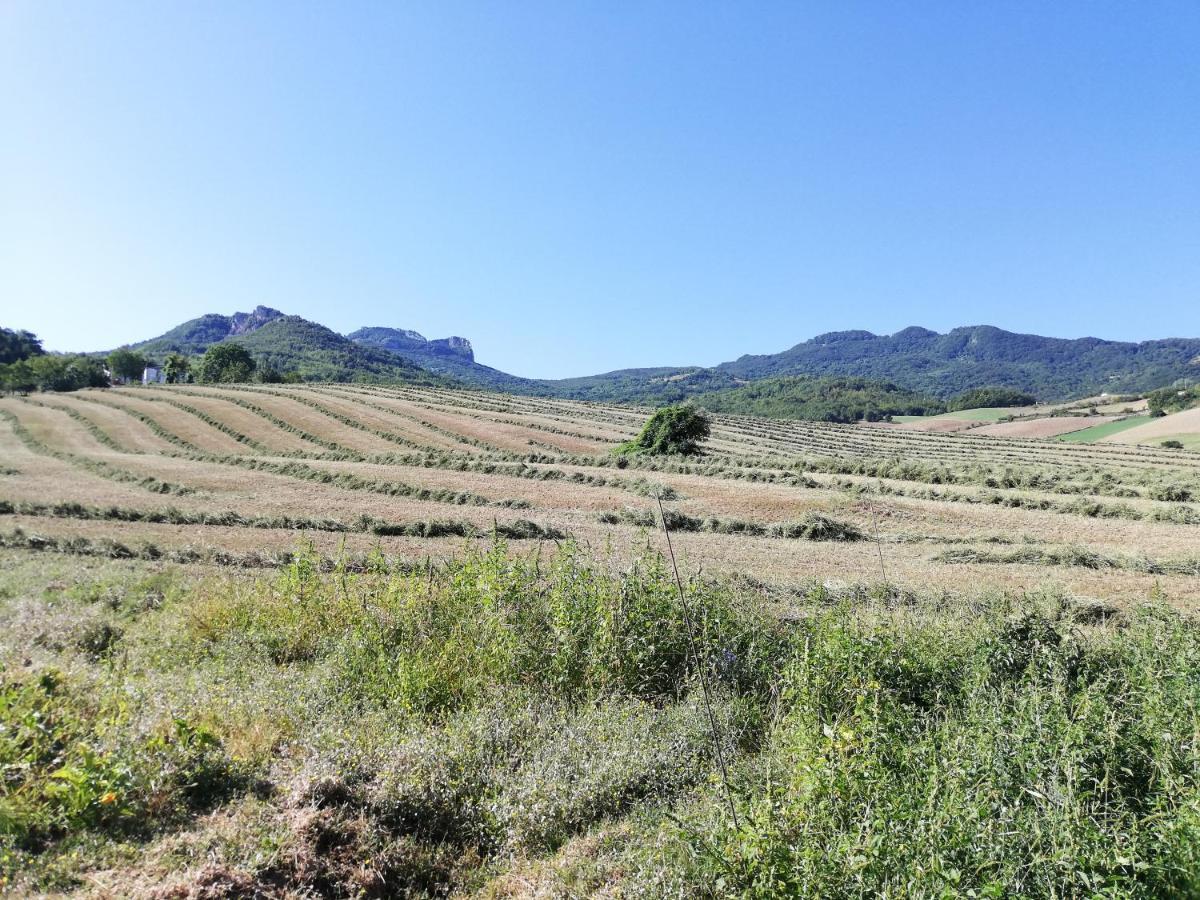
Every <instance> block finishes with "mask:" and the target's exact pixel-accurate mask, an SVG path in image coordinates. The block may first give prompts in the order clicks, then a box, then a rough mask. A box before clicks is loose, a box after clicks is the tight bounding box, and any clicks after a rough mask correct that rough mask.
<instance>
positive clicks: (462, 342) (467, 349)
mask: <svg viewBox="0 0 1200 900" xmlns="http://www.w3.org/2000/svg"><path fill="white" fill-rule="evenodd" d="M429 348H430V349H431V350H433V352H434V353H453V354H454V355H455V356H461V357H462V358H463V359H469V360H471V362H474V361H475V351H474V350H473V349H471V342H470V341H468V340H467V339H466V338H465V337H455V336H451V337H448V338H437V339H435V340H432V341H430V342H429Z"/></svg>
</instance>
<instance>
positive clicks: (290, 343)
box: [227, 316, 450, 385]
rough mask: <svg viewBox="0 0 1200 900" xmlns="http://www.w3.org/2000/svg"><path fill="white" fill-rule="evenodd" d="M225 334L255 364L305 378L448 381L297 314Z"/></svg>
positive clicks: (411, 381) (439, 382)
mask: <svg viewBox="0 0 1200 900" xmlns="http://www.w3.org/2000/svg"><path fill="white" fill-rule="evenodd" d="M227 340H231V341H235V342H236V343H239V344H241V345H242V346H244V347H245V348H246V349H247V350H249V351H250V355H251V356H253V357H254V358H255V360H257V361H258V363H259V365H261V366H269V367H270V368H273V369H275V370H277V371H279V372H297V373H299V375H300V376H301V377H302V378H304V380H305V381H374V382H405V383H410V384H443V385H444V384H448V383H450V382H449V381H448V379H445V378H441V377H438V376H437V375H434V374H432V373H430V372H427V371H425V370H424V369H422V368H421V367H420V366H418V365H415V364H413V363H412V362H409V361H408V360H407V359H404V358H403V357H400V356H397V355H396V354H395V353H391V352H389V351H387V350H381V349H379V348H378V347H369V346H364V345H362V344H357V343H355V342H354V341H352V340H350V339H349V338H346V337H343V336H342V335H340V334H338V333H337V332H336V331H333V330H332V329H330V328H326V327H325V326H324V325H318V324H317V323H316V322H310V321H309V320H308V319H302V318H300V317H299V316H280V317H278V318H272V319H271V320H270V321H268V322H266V323H265V324H262V325H259V326H257V327H255V328H253V329H250V330H248V331H243V332H242V333H241V334H238V335H234V336H232V337H229V338H227Z"/></svg>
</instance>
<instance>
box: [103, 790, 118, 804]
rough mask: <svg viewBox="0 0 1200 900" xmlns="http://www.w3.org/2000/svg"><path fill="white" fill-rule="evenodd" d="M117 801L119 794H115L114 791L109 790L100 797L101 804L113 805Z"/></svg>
mask: <svg viewBox="0 0 1200 900" xmlns="http://www.w3.org/2000/svg"><path fill="white" fill-rule="evenodd" d="M116 802H117V795H116V794H114V793H113V792H112V791H108V792H107V793H105V794H104V795H103V796H102V797H101V798H100V804H101V805H102V806H112V805H113V804H114V803H116Z"/></svg>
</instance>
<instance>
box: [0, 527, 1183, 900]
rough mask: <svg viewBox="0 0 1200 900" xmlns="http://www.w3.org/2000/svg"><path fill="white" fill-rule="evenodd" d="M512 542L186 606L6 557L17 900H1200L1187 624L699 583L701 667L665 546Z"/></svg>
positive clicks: (7, 737)
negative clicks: (721, 767) (626, 555)
mask: <svg viewBox="0 0 1200 900" xmlns="http://www.w3.org/2000/svg"><path fill="white" fill-rule="evenodd" d="M507 551H508V548H506V546H505V545H504V544H503V543H502V542H496V543H493V544H491V545H485V544H469V545H467V546H466V547H465V548H464V553H463V555H462V556H461V558H459V559H458V560H457V561H454V562H452V563H450V564H448V565H446V566H428V567H418V568H417V569H413V568H412V567H411V566H406V567H404V568H397V567H394V566H393V565H391V564H390V563H389V562H388V561H387V560H386V559H384V558H382V557H381V556H378V555H377V556H376V557H375V558H374V559H373V560H371V561H370V565H368V566H366V567H365V568H364V569H363V570H362V571H347V570H346V569H345V568H342V567H337V566H335V567H334V568H333V569H332V571H321V568H322V567H321V566H320V565H319V564H318V562H319V561H318V560H317V559H316V558H315V557H314V556H313V555H312V554H311V553H307V552H303V551H301V552H299V553H298V554H296V555H295V557H294V559H293V561H292V563H291V564H290V565H289V566H287V567H286V568H285V569H283V570H281V571H280V572H279V573H278V574H277V575H275V576H274V577H271V578H262V577H257V578H248V577H242V578H228V577H220V578H217V577H208V578H201V579H197V578H195V577H189V576H185V575H183V574H182V573H181V572H180V571H179V570H174V571H172V570H152V569H150V568H148V567H147V566H146V565H145V564H133V563H128V562H122V563H109V564H105V565H104V566H102V567H100V568H98V569H93V570H92V571H91V573H90V575H86V576H83V577H80V570H79V569H78V568H71V566H78V565H79V563H78V562H76V561H71V562H68V561H61V560H56V559H54V558H50V559H47V558H44V557H35V556H30V555H21V554H15V553H14V554H12V555H11V556H10V557H9V558H8V559H7V562H8V565H6V567H5V571H6V574H5V576H4V582H3V593H2V595H0V596H2V597H3V600H2V601H0V619H2V622H3V627H2V628H0V635H3V637H0V653H2V656H0V659H2V661H3V662H2V665H3V668H2V670H0V771H3V781H2V782H0V873H2V874H0V877H2V878H3V879H4V882H3V883H4V885H5V886H6V887H7V888H9V889H12V890H15V891H18V892H20V891H33V890H38V889H49V890H54V889H66V888H71V887H77V886H79V885H81V884H82V883H83V879H84V878H85V876H86V877H87V878H88V879H89V880H90V882H91V883H92V884H94V885H100V886H105V887H107V889H109V890H111V891H113V892H115V893H117V894H118V895H129V894H137V893H152V892H154V891H161V893H160V894H159V896H189V895H196V896H200V895H203V896H216V897H219V896H246V895H250V894H255V893H257V895H259V896H267V897H270V896H283V895H285V894H287V893H289V892H292V893H296V892H307V893H309V894H313V895H318V896H395V895H401V896H403V895H409V896H430V895H434V896H437V895H452V894H453V895H477V896H490V897H500V896H512V895H513V894H514V893H517V892H521V891H524V892H526V893H529V892H532V891H534V890H535V889H536V890H544V891H546V892H547V893H548V894H553V893H556V894H557V895H580V894H588V893H592V892H595V891H598V890H601V889H608V890H612V891H615V892H622V893H623V894H624V895H626V896H750V897H753V896H762V897H765V896H784V895H791V896H811V897H829V896H874V895H888V896H971V895H974V896H995V897H1000V896H1018V895H1019V896H1047V897H1048V896H1056V897H1069V896H1141V897H1160V896H1189V895H1194V894H1195V893H1196V892H1197V891H1198V890H1200V858H1198V856H1200V793H1198V791H1197V783H1196V779H1197V773H1198V772H1200V742H1198V741H1197V725H1196V722H1197V721H1198V715H1200V704H1198V701H1200V627H1198V626H1197V624H1196V623H1195V622H1193V621H1191V620H1190V619H1188V618H1186V617H1184V616H1182V615H1180V614H1178V613H1175V612H1173V611H1171V610H1169V609H1168V608H1166V607H1165V606H1163V605H1153V606H1148V607H1145V608H1142V609H1138V610H1134V611H1132V612H1130V613H1128V614H1116V613H1115V612H1114V610H1112V609H1111V608H1108V607H1095V606H1083V605H1079V604H1074V603H1071V602H1069V601H1067V600H1065V599H1063V598H1056V597H1052V596H1041V597H1028V598H1025V599H1024V600H1022V601H1021V602H1019V603H1018V602H1014V601H1011V600H1006V599H1004V598H999V597H997V598H994V599H992V600H989V601H976V602H972V603H965V602H960V601H957V600H954V599H953V598H948V597H927V598H916V597H910V596H900V595H897V594H896V593H895V592H894V591H892V590H887V589H884V588H882V587H876V588H874V589H868V588H856V589H849V590H847V591H844V592H840V593H835V592H833V591H831V590H830V589H829V588H826V587H822V586H814V587H813V588H812V589H811V590H808V591H806V592H799V593H795V592H787V593H782V592H777V591H772V590H770V589H767V588H766V587H764V586H763V585H760V584H755V583H750V582H745V581H714V580H699V579H691V580H690V581H689V583H688V585H687V588H686V589H687V592H688V595H689V601H690V604H691V608H692V612H693V617H694V624H695V628H696V633H697V643H698V649H699V653H698V656H697V655H693V654H692V653H691V651H690V647H689V641H688V633H687V630H686V629H685V627H684V620H683V615H682V610H681V607H680V604H679V600H678V597H677V595H676V593H675V585H674V583H673V581H672V580H671V579H670V577H669V576H668V571H669V570H668V568H667V567H666V566H665V565H664V562H663V560H662V559H661V558H660V557H659V556H657V555H656V554H654V553H653V552H651V551H649V550H648V551H647V553H646V554H645V555H644V556H643V557H641V558H640V559H638V560H637V561H636V562H635V563H634V564H633V565H632V566H630V567H629V568H627V569H624V570H621V571H617V570H616V569H615V568H614V565H613V563H612V561H611V560H606V559H590V558H588V557H586V556H584V555H583V554H582V553H581V552H580V551H579V550H578V549H577V548H575V547H573V546H570V545H567V546H565V547H564V548H562V550H561V551H560V552H559V553H558V554H557V555H556V556H554V557H553V558H546V557H543V556H539V555H536V554H535V555H530V556H526V557H513V556H512V555H510V554H509V553H508V552H507ZM701 669H703V670H704V672H705V673H706V674H707V675H708V676H709V679H710V683H711V686H712V689H713V690H712V693H713V700H714V719H715V722H716V726H717V731H718V738H717V739H718V740H719V741H720V743H721V745H722V746H723V749H724V752H725V756H726V759H727V760H728V761H729V763H730V767H731V772H730V776H731V777H730V782H731V788H732V797H733V805H734V809H735V810H736V814H737V818H738V824H737V825H735V824H734V822H733V820H732V817H731V814H730V811H729V809H728V807H727V805H726V796H725V794H724V792H723V790H722V786H721V781H720V779H719V778H718V777H716V772H717V767H716V764H715V757H714V744H713V736H712V732H711V730H710V723H709V720H708V718H707V716H706V713H705V709H704V706H703V704H702V702H701V693H700V691H699V675H700V672H701ZM189 892H192V893H191V894H189Z"/></svg>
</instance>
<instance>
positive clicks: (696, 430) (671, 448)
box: [617, 403, 712, 456]
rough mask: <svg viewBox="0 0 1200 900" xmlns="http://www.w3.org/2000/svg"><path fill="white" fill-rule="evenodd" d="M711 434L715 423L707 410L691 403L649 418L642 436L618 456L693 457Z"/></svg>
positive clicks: (664, 408) (660, 412)
mask: <svg viewBox="0 0 1200 900" xmlns="http://www.w3.org/2000/svg"><path fill="white" fill-rule="evenodd" d="M711 430H712V420H711V419H710V418H709V416H708V413H706V412H705V411H704V410H702V409H698V408H697V407H695V406H693V405H692V404H690V403H681V404H679V405H678V406H664V407H663V408H662V409H660V410H658V411H657V412H655V413H654V415H652V416H651V417H650V420H649V421H648V422H647V423H646V424H645V425H644V426H643V427H642V431H641V434H639V435H638V436H637V437H636V438H634V439H633V440H632V441H626V442H625V443H624V444H622V445H621V446H620V447H618V448H617V452H618V453H645V454H649V455H654V456H663V455H681V456H691V455H693V454H696V453H699V452H700V444H701V442H702V441H705V440H707V439H708V435H709V433H710V431H711Z"/></svg>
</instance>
